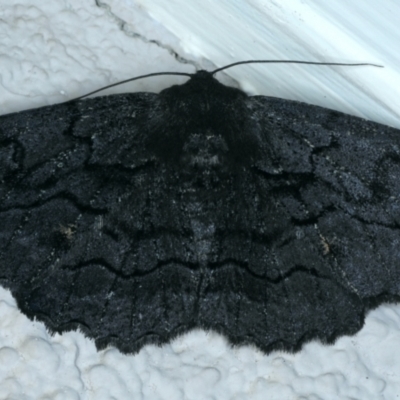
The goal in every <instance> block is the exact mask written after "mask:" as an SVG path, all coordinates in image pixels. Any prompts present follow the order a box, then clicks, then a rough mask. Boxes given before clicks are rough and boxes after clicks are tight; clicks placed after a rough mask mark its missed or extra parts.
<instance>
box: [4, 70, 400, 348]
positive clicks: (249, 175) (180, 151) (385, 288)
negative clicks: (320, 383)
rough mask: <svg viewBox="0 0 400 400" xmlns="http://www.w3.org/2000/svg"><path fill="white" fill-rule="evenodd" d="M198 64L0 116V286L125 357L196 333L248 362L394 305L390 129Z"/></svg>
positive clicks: (399, 264)
mask: <svg viewBox="0 0 400 400" xmlns="http://www.w3.org/2000/svg"><path fill="white" fill-rule="evenodd" d="M215 72H216V71H214V72H213V73H209V72H205V71H200V72H197V73H196V74H194V75H191V76H190V79H189V81H188V82H186V83H185V84H183V85H180V86H172V87H170V88H168V89H166V90H164V91H162V92H161V93H160V94H153V93H128V94H120V95H112V96H104V97H97V98H93V99H86V100H74V101H71V102H68V103H64V104H59V105H53V106H48V107H42V108H38V109H34V110H28V111H23V112H20V113H15V114H10V115H5V116H2V117H0V183H1V186H0V221H1V223H0V279H1V280H0V283H1V284H2V285H3V286H5V287H6V288H9V289H10V290H11V292H12V293H13V295H14V296H15V297H16V298H17V301H18V305H19V307H20V308H21V310H22V311H23V312H24V313H25V314H26V315H28V316H29V317H30V318H34V317H36V318H37V319H39V320H42V321H44V322H45V323H46V326H47V327H48V328H49V329H50V330H51V331H53V332H62V331H67V330H72V329H76V328H78V327H79V328H80V329H82V330H83V331H84V332H85V333H86V334H87V335H88V336H90V337H92V338H93V339H95V341H96V345H97V346H98V348H104V347H106V346H108V345H110V344H112V345H115V346H117V347H118V348H119V349H120V350H121V351H123V352H136V351H138V350H139V349H140V348H141V347H142V346H143V345H145V344H147V343H157V344H161V343H165V342H167V341H169V340H171V339H172V338H173V337H175V336H176V335H178V334H182V333H184V332H187V331H189V330H191V329H193V328H197V327H201V328H204V329H210V330H213V331H217V332H220V333H222V334H223V335H224V336H225V337H227V338H228V339H229V341H230V342H231V343H232V344H235V345H236V344H253V345H255V346H257V347H258V348H259V349H261V350H262V351H264V352H270V351H272V350H275V349H284V350H289V351H295V350H298V349H299V348H300V347H301V346H302V344H303V343H304V342H306V341H309V340H311V339H313V338H318V339H320V340H322V341H323V342H332V341H334V340H335V339H336V338H337V337H339V336H340V335H344V334H354V333H355V332H357V331H358V330H359V329H360V328H361V327H362V325H363V322H364V316H365V313H366V312H367V311H368V310H369V309H371V308H373V307H376V306H377V305H379V304H381V303H382V302H387V301H391V302H394V301H399V299H400V229H399V226H400V147H399V146H400V131H399V130H397V129H393V128H390V127H387V126H383V125H380V124H377V123H374V122H371V121H366V120H363V119H360V118H357V117H353V116H349V115H346V114H343V113H340V112H336V111H332V110H328V109H324V108H321V107H317V106H312V105H308V104H304V103H299V102H295V101H288V100H283V99H278V98H272V97H266V96H254V97H249V96H247V95H246V94H245V93H243V92H242V91H240V90H238V89H234V88H231V87H227V86H224V85H222V84H221V83H219V82H218V81H217V80H216V79H214V78H213V74H214V73H215Z"/></svg>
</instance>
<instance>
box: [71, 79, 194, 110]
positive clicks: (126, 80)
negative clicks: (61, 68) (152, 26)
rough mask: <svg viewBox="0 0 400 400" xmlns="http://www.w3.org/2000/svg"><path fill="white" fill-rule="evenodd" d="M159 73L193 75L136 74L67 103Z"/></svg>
mask: <svg viewBox="0 0 400 400" xmlns="http://www.w3.org/2000/svg"><path fill="white" fill-rule="evenodd" d="M159 75H180V76H188V77H189V78H190V77H192V76H193V75H192V74H189V73H185V72H154V73H152V74H146V75H140V76H136V77H135V78H129V79H125V80H124V81H121V82H116V83H112V84H111V85H107V86H104V87H102V88H100V89H97V90H94V91H93V92H90V93H86V94H84V95H83V96H79V97H76V98H74V99H71V100H68V101H66V102H65V103H69V102H70V101H75V100H80V99H83V98H84V97H87V96H91V95H92V94H96V93H99V92H101V91H102V90H106V89H109V88H112V87H114V86H118V85H122V84H124V83H127V82H132V81H136V80H138V79H143V78H149V77H151V76H159Z"/></svg>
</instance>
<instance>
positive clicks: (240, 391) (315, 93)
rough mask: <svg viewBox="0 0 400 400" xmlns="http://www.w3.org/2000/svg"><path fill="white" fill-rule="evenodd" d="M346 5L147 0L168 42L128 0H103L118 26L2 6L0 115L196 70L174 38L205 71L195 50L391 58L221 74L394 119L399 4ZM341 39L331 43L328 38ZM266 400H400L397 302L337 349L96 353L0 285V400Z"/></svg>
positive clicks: (92, 17) (222, 59)
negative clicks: (48, 325)
mask: <svg viewBox="0 0 400 400" xmlns="http://www.w3.org/2000/svg"><path fill="white" fill-rule="evenodd" d="M137 3H139V2H137ZM141 3H143V6H150V2H141ZM356 3H357V4H361V3H358V2H354V3H353V5H350V6H348V5H346V4H345V2H344V1H342V0H338V1H336V2H334V3H332V6H330V5H329V4H328V3H327V2H324V3H321V2H317V1H315V2H313V1H303V2H297V1H285V2H278V1H263V2H261V1H247V2H244V1H227V0H226V1H222V0H219V1H218V2H211V1H209V2H206V1H204V2H192V1H189V0H186V1H172V0H169V1H168V10H169V11H168V12H166V11H165V10H164V11H163V8H162V6H159V5H158V4H161V2H160V1H158V0H153V1H152V2H151V7H152V9H151V10H149V11H150V12H151V13H152V14H153V16H154V17H155V18H157V19H158V20H159V21H162V24H164V25H165V26H166V27H167V28H168V29H169V30H170V31H171V32H172V33H174V34H175V36H174V35H173V34H169V33H167V32H166V30H165V29H164V28H162V26H161V25H160V24H157V23H154V22H152V21H151V20H149V19H148V18H146V15H145V13H143V12H142V11H140V9H139V8H136V9H134V10H133V11H132V10H131V9H130V4H129V2H128V0H125V2H123V1H122V0H118V2H117V1H116V0H112V2H111V1H110V4H111V5H112V11H113V12H116V13H118V15H119V16H120V17H121V18H126V19H127V20H129V24H128V25H124V26H122V25H121V21H120V20H118V19H117V18H112V17H111V16H109V15H107V12H106V10H105V9H101V8H98V7H96V6H95V4H94V2H92V1H87V0H85V1H83V0H80V1H78V0H70V1H67V0H64V1H61V0H60V1H53V2H46V3H45V2H43V1H42V0H20V1H18V2H17V1H12V0H0V38H1V40H0V79H1V81H0V84H1V88H0V91H1V95H0V107H1V112H2V113H7V112H10V111H13V110H17V109H24V108H30V107H33V106H38V105H44V104H50V103H54V102H58V101H62V100H63V99H66V98H71V97H75V96H78V95H80V94H82V93H85V92H87V91H90V90H93V89H96V88H98V87H99V86H101V85H104V84H106V83H109V82H114V81H117V80H122V79H126V78H127V77H131V76H134V75H136V74H143V73H148V72H156V71H160V70H175V71H178V70H186V71H193V70H194V68H193V66H192V65H190V64H189V65H186V64H182V63H181V62H179V61H177V60H176V59H175V58H174V57H173V56H172V55H171V53H172V50H168V49H166V48H167V46H171V48H174V49H175V51H176V52H178V53H179V54H180V56H182V57H183V58H184V59H192V60H195V61H194V63H195V65H202V66H203V67H205V66H209V65H211V63H207V62H206V61H203V60H202V59H201V58H199V57H205V58H209V59H211V60H212V61H213V62H214V63H215V64H216V65H222V64H224V63H228V62H232V61H237V60H238V59H245V58H301V59H317V60H319V59H330V60H331V59H332V58H333V56H335V57H334V61H342V60H345V61H379V62H382V63H384V64H385V66H386V65H388V66H387V68H385V70H384V73H383V72H382V70H375V69H365V68H364V69H361V70H354V69H353V70H348V69H346V70H345V71H344V70H340V71H339V70H338V69H330V68H328V69H324V68H321V69H318V71H317V70H313V72H312V73H310V72H307V73H304V72H303V71H302V68H301V67H296V68H293V69H291V68H289V70H288V71H287V69H286V68H283V67H282V66H278V67H277V68H276V69H274V70H271V67H270V66H261V67H260V66H259V67H257V68H256V69H253V68H249V69H247V70H246V68H248V67H240V68H241V69H240V71H239V70H236V71H235V72H234V70H232V71H231V72H232V75H233V76H234V74H235V76H236V77H244V78H243V80H242V79H241V80H240V81H241V83H242V84H243V85H244V87H245V88H246V89H248V90H254V91H256V90H255V89H254V88H257V89H258V90H257V92H258V93H263V94H272V95H275V96H279V97H285V98H297V99H304V100H306V101H309V102H313V103H316V104H320V105H325V106H329V105H330V103H329V102H331V101H334V106H332V107H334V108H337V109H340V107H342V106H345V109H346V111H347V112H353V111H354V112H355V113H362V114H365V115H369V116H370V118H372V119H376V120H379V121H381V122H386V123H387V124H391V123H392V121H394V122H393V124H396V121H399V120H400V119H399V118H398V112H399V110H400V107H399V99H400V96H399V88H400V85H399V81H398V70H396V68H398V67H397V66H396V67H392V65H394V64H396V63H397V65H400V64H399V63H398V61H399V60H398V57H399V52H397V51H393V49H394V48H395V47H396V46H397V43H398V39H399V38H398V36H397V35H398V33H397V32H398V30H397V27H396V22H395V15H396V14H395V13H396V12H399V10H398V8H399V6H398V5H397V3H395V2H390V1H388V0H385V1H382V2H380V4H379V7H376V2H374V3H373V2H372V1H370V0H367V1H365V2H363V3H362V4H365V5H366V6H365V7H363V8H360V9H357V7H356V5H354V4H356ZM164 4H165V2H164ZM282 4H284V6H283V5H282ZM320 4H324V7H321V6H320ZM333 4H335V7H334V8H333ZM368 4H369V8H368V6H367V5H368ZM331 7H332V8H331ZM346 7H347V8H346ZM360 7H361V6H360ZM390 7H392V10H391V12H389V11H390V10H389V8H390ZM121 13H122V14H121ZM397 15H399V14H397ZM121 26H122V27H123V29H122V30H121ZM334 27H336V30H334V29H333V28H334ZM133 32H137V33H138V34H139V35H140V36H139V37H135V35H134V34H133ZM339 33H340V34H341V35H342V36H340V37H341V38H342V39H341V40H340V43H337V42H338V40H339V39H338V37H337V36H336V37H335V38H334V39H332V35H338V34H339ZM177 37H178V38H179V39H180V41H179V40H178V39H177ZM148 39H155V40H157V41H159V42H160V43H161V44H162V47H160V45H157V44H156V43H149V42H148ZM396 40H397V41H396ZM179 46H181V47H182V48H183V49H185V50H186V53H184V52H183V50H181V49H180V48H179ZM340 47H341V48H342V50H343V52H341V53H339V52H338V48H340ZM371 48H372V50H371ZM190 53H192V54H194V56H190V55H189V54H190ZM196 57H197V58H196ZM396 58H397V59H396ZM199 60H200V61H199ZM282 71H285V72H282ZM380 74H383V75H380ZM387 80H389V83H388V82H386V81H387ZM178 81H179V79H178V78H175V79H174V82H178ZM170 84H171V81H170V80H169V79H168V80H167V79H165V78H164V79H157V81H156V82H155V81H154V80H146V81H143V82H141V83H139V84H138V85H139V86H135V87H134V86H133V85H132V87H129V88H128V89H126V87H125V88H124V90H159V89H161V88H162V87H165V86H169V85H170ZM264 85H266V86H264ZM316 89H318V90H316ZM375 92H376V93H375ZM382 93H383V94H382ZM303 96H304V97H303ZM324 96H326V97H324ZM310 99H311V100H310ZM325 100H327V101H328V103H329V104H327V103H324V101H325ZM336 100H338V102H336ZM396 102H397V103H396ZM346 107H349V108H346ZM375 116H376V118H375ZM385 118H387V119H385ZM391 118H392V119H391ZM397 124H398V122H397ZM398 125H399V124H398ZM267 398H268V399H276V400H292V399H293V400H294V399H296V400H297V399H303V400H305V399H307V400H309V399H311V400H317V399H324V400H325V399H332V400H333V399H335V400H336V399H363V400H364V399H365V400H369V399H374V400H376V399H396V398H399V399H400V306H393V305H392V306H382V307H380V308H379V309H377V310H375V311H373V312H372V313H370V315H369V317H368V318H367V321H366V326H365V327H364V329H363V330H362V331H360V332H359V334H358V335H356V336H354V337H344V338H341V339H340V340H339V341H338V342H337V343H336V344H335V345H334V346H322V345H321V344H319V343H317V342H313V343H310V344H308V345H306V346H305V347H304V349H303V350H302V351H301V352H299V353H297V354H295V355H291V354H284V353H272V354H271V355H269V356H265V355H263V354H261V353H260V352H258V351H256V350H254V349H252V348H248V347H247V348H240V349H231V348H230V347H229V346H228V345H227V343H226V342H225V340H224V339H223V338H221V337H220V336H218V335H214V334H211V333H209V334H206V333H204V332H201V331H196V332H193V333H190V334H188V335H185V336H184V337H182V338H179V339H177V340H175V341H174V342H173V343H171V344H170V345H166V346H164V347H162V348H156V347H154V346H148V347H146V348H144V349H143V350H142V351H141V352H140V353H139V354H137V355H134V356H126V355H122V354H120V353H119V352H118V351H116V350H115V349H107V350H104V351H101V352H97V351H96V349H95V346H94V344H93V343H92V342H91V341H90V340H88V339H85V338H84V337H83V335H81V334H80V333H77V332H72V333H68V334H64V335H62V336H59V335H56V336H54V337H51V336H49V335H48V333H47V332H46V330H45V328H44V325H43V324H41V323H37V322H32V321H29V320H28V319H27V318H26V317H25V316H23V315H22V314H21V313H19V312H18V310H17V309H16V306H15V302H14V300H13V298H12V297H11V296H10V294H9V292H7V291H5V290H3V289H1V288H0V400H1V399H7V400H8V399H18V400H20V399H22V400H25V399H35V400H36V399H43V400H44V399H46V400H50V399H57V400H59V399H96V400H98V399H149V400H153V399H218V400H220V399H263V400H264V399H267Z"/></svg>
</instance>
